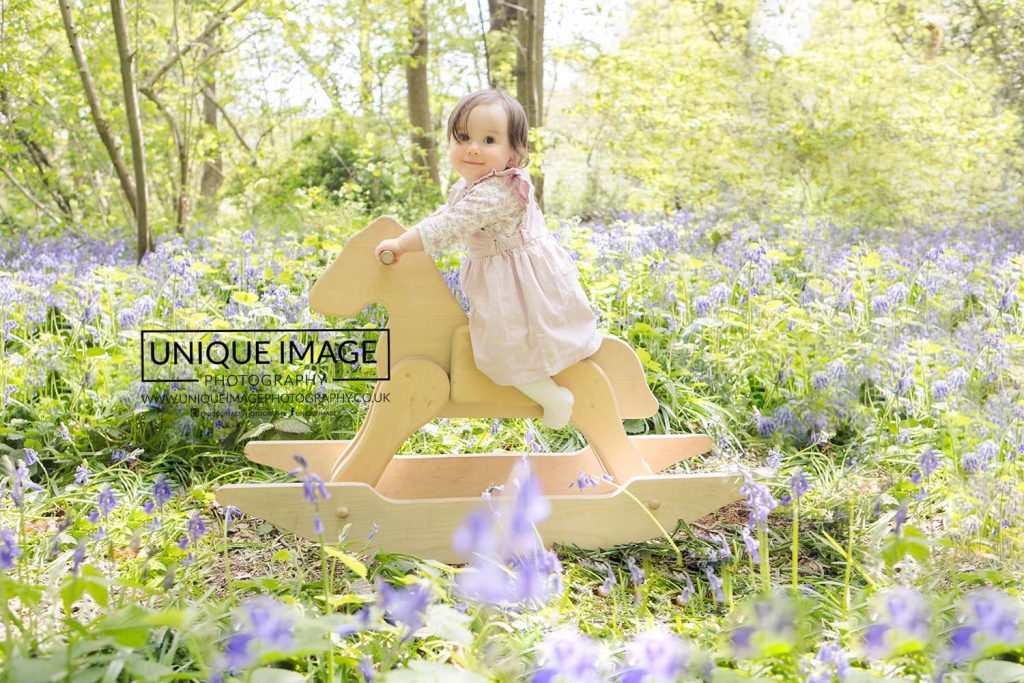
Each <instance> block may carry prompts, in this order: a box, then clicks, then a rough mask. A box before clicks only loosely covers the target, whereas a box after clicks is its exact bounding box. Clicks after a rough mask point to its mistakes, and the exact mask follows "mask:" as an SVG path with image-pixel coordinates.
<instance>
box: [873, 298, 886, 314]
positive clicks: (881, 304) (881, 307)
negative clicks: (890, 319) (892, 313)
mask: <svg viewBox="0 0 1024 683" xmlns="http://www.w3.org/2000/svg"><path fill="white" fill-rule="evenodd" d="M871 312H872V313H874V314H875V315H876V316H883V315H885V314H886V313H888V312H889V299H887V298H886V297H884V296H876V297H873V298H872V299H871Z"/></svg>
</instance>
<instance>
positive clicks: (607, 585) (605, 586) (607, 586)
mask: <svg viewBox="0 0 1024 683" xmlns="http://www.w3.org/2000/svg"><path fill="white" fill-rule="evenodd" d="M618 582H619V580H618V579H617V578H616V576H615V572H614V571H612V568H611V567H608V576H606V577H605V579H604V583H602V584H601V585H600V587H599V588H598V589H597V592H598V593H599V594H601V595H603V596H605V597H608V596H609V595H611V594H612V589H613V588H614V587H615V585H616V584H618Z"/></svg>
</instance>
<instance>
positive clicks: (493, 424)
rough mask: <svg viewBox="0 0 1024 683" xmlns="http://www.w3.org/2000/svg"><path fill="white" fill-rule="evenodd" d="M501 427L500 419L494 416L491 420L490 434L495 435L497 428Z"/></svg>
mask: <svg viewBox="0 0 1024 683" xmlns="http://www.w3.org/2000/svg"><path fill="white" fill-rule="evenodd" d="M500 428H501V420H499V419H498V418H494V419H493V420H491V436H497V435H498V430H499V429H500Z"/></svg>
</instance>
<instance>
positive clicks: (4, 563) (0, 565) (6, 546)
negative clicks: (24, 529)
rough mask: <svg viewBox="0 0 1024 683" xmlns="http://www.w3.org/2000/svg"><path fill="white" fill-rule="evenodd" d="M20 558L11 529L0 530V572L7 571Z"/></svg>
mask: <svg viewBox="0 0 1024 683" xmlns="http://www.w3.org/2000/svg"><path fill="white" fill-rule="evenodd" d="M20 556H21V549H20V548H19V547H18V542H17V540H16V539H15V537H14V531H13V530H11V529H0V571H7V570H8V569H10V568H11V567H13V566H14V565H15V564H17V561H18V558H19V557H20Z"/></svg>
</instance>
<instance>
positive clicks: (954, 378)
mask: <svg viewBox="0 0 1024 683" xmlns="http://www.w3.org/2000/svg"><path fill="white" fill-rule="evenodd" d="M969 377H970V373H968V372H967V370H965V369H964V368H960V367H958V368H953V369H952V370H950V371H949V374H948V375H946V381H947V382H949V386H950V387H951V388H952V389H959V388H960V387H962V386H963V385H965V384H967V380H968V378H969Z"/></svg>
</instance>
